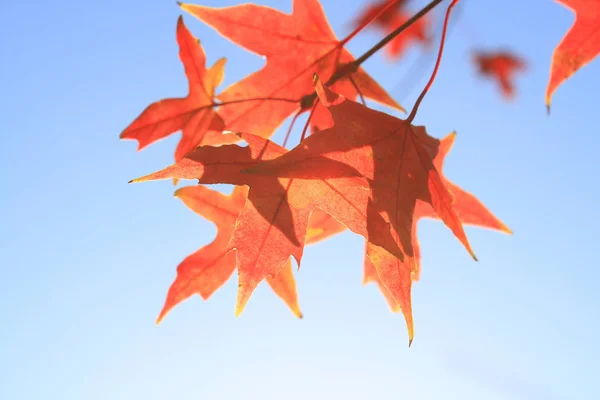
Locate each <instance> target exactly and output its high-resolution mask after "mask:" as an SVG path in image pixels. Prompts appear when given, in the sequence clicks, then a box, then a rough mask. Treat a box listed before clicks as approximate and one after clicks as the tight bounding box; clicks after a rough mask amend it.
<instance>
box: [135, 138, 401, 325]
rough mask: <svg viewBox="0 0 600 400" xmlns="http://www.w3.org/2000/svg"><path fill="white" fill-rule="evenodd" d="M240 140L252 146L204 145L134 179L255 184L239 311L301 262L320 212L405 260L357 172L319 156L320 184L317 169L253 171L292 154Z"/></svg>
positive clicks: (240, 226)
mask: <svg viewBox="0 0 600 400" xmlns="http://www.w3.org/2000/svg"><path fill="white" fill-rule="evenodd" d="M239 135H240V137H241V138H242V139H243V140H244V141H246V142H247V143H248V147H241V146H238V145H224V146H220V147H213V146H200V147H198V148H196V150H194V151H193V152H191V153H188V154H187V155H186V156H185V157H184V158H183V159H182V160H180V161H179V162H176V163H175V164H173V165H171V166H169V167H167V168H165V169H163V170H161V171H158V172H155V173H152V174H149V175H146V176H144V177H141V178H138V179H135V180H133V181H132V182H142V181H148V180H158V179H168V178H178V179H198V181H199V183H204V184H214V183H229V184H234V185H247V186H249V187H250V189H249V193H248V201H246V203H245V206H244V209H243V210H242V212H241V213H240V215H239V216H238V219H237V221H236V226H235V228H234V231H233V233H232V237H231V241H230V243H229V248H230V249H231V250H232V251H233V250H234V249H235V250H237V266H238V275H239V288H238V300H237V306H236V314H238V315H239V314H240V313H241V312H242V310H243V308H244V307H245V305H246V303H247V301H248V299H249V298H250V295H251V294H252V292H253V290H254V289H255V288H256V286H257V285H258V284H259V283H260V282H261V281H262V280H263V279H264V278H266V277H267V276H276V275H277V273H278V272H279V271H280V270H281V268H282V266H283V265H284V263H285V262H286V261H288V259H289V257H290V256H293V257H294V259H295V260H296V263H297V264H298V266H299V265H300V260H301V257H302V252H303V249H304V241H305V237H306V232H307V222H308V219H309V216H310V214H311V212H312V211H313V210H314V209H316V208H319V209H321V210H322V211H324V212H326V213H328V214H330V215H332V216H334V217H335V219H337V220H338V221H340V222H341V223H343V224H344V225H346V227H348V229H350V230H351V231H353V232H355V233H358V234H360V235H362V236H363V237H365V238H366V239H367V240H368V241H369V242H372V243H373V244H374V245H376V246H383V247H385V248H386V249H387V250H388V251H389V252H390V253H392V254H394V256H397V257H400V258H402V257H403V253H402V252H401V251H400V249H399V248H398V246H397V244H396V243H395V242H394V239H393V237H392V235H391V232H390V226H389V223H387V222H386V221H385V220H384V219H383V218H382V217H381V216H380V215H379V213H378V212H377V211H376V210H375V208H374V206H373V204H372V202H371V201H370V197H369V190H368V184H367V182H366V180H365V179H364V178H362V177H360V176H359V174H358V173H357V172H356V171H354V170H353V169H352V167H350V166H349V165H347V164H345V163H343V162H338V161H335V160H329V159H327V158H324V157H323V158H315V159H313V160H312V161H311V162H310V163H309V165H308V166H307V169H308V168H316V169H318V171H319V174H320V176H321V177H320V179H312V178H311V179H303V178H304V175H305V174H308V175H311V177H312V175H313V174H314V172H312V171H310V170H306V171H302V170H297V171H296V175H295V176H294V177H292V178H278V177H272V176H261V175H255V174H249V173H246V171H248V170H251V169H252V168H253V167H255V166H256V165H259V164H261V163H263V162H265V161H264V160H270V159H273V158H275V157H277V156H281V155H283V154H285V152H286V149H284V148H283V147H281V146H278V145H276V144H275V143H273V142H271V141H269V140H267V139H263V138H261V137H259V136H256V135H253V134H249V133H240V134H239ZM376 246H375V247H376Z"/></svg>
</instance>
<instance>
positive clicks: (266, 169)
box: [252, 79, 476, 340]
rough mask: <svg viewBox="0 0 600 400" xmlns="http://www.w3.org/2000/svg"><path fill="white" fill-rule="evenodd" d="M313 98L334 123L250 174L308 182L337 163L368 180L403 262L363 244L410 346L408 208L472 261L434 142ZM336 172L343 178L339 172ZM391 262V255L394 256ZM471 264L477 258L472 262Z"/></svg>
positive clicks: (330, 96) (398, 123)
mask: <svg viewBox="0 0 600 400" xmlns="http://www.w3.org/2000/svg"><path fill="white" fill-rule="evenodd" d="M316 84H317V93H318V95H319V98H320V100H321V102H323V104H325V105H327V106H328V108H329V111H330V112H331V115H332V117H333V120H334V121H335V125H334V127H333V128H330V129H327V130H323V131H320V132H318V133H315V134H313V135H312V136H310V137H308V138H307V139H305V140H304V141H303V142H302V143H300V145H298V146H296V147H295V148H293V149H292V150H290V151H289V152H287V153H285V154H283V155H281V156H279V157H277V158H275V159H272V160H269V161H264V162H262V163H260V164H257V165H256V166H255V167H254V168H253V169H252V172H253V173H255V174H264V175H269V174H271V175H277V176H279V177H293V176H296V175H297V174H299V173H303V174H304V175H303V176H304V177H306V178H307V179H308V178H310V177H311V175H310V174H309V173H310V172H311V171H312V173H313V174H314V175H313V176H312V177H315V178H317V177H319V176H320V175H321V172H320V171H319V170H318V169H317V168H316V167H317V164H316V163H315V160H320V163H324V161H323V159H328V160H331V161H332V162H334V161H335V162H340V163H343V164H345V165H348V166H351V167H353V168H354V169H355V170H356V171H359V172H360V173H361V175H363V176H364V177H366V178H367V179H368V181H369V186H370V191H371V196H372V198H373V201H374V204H375V207H376V209H377V211H379V212H381V213H382V214H383V215H384V216H385V217H386V220H388V221H389V222H390V223H391V227H392V230H393V233H394V236H395V239H396V242H397V244H398V246H399V247H400V248H401V249H402V251H403V253H404V257H397V256H396V255H391V254H389V253H388V252H387V251H386V250H387V249H388V248H389V247H388V248H385V246H384V248H381V247H376V246H372V245H371V244H370V243H369V244H368V246H367V255H368V257H369V258H370V259H371V261H372V262H373V264H374V266H375V268H376V270H377V275H378V276H379V279H381V282H382V283H383V284H384V285H385V287H386V288H387V289H388V290H389V291H390V293H391V294H392V296H393V297H394V299H395V300H396V302H397V303H398V304H399V305H400V307H401V308H402V310H403V311H404V315H405V317H406V319H407V324H408V328H409V337H410V339H411V340H412V336H413V323H412V313H411V312H410V284H411V274H412V273H413V272H416V271H418V268H417V261H416V259H415V249H414V246H413V237H414V235H413V227H414V219H415V210H416V207H417V203H418V202H419V201H422V202H425V203H427V204H428V205H430V207H432V209H433V210H434V212H435V214H436V215H437V216H438V217H439V218H440V219H441V220H442V221H443V222H444V224H446V226H448V227H449V228H450V229H451V230H452V232H453V233H454V235H455V236H456V237H457V238H458V239H459V240H460V242H461V243H462V244H463V245H464V246H465V248H466V249H467V251H468V252H469V254H471V256H472V257H473V258H475V255H474V253H473V251H472V249H471V246H470V245H469V242H468V240H467V237H466V235H465V232H464V229H463V226H462V222H461V220H460V219H459V217H458V215H457V213H456V210H455V209H454V206H453V204H454V197H453V195H452V193H450V191H449V190H448V187H447V184H446V182H445V180H444V179H443V178H442V177H441V174H440V173H439V172H438V167H437V165H436V163H435V160H434V159H435V158H436V157H437V154H438V150H439V140H437V139H435V138H433V137H431V136H429V135H428V134H427V133H426V132H425V128H424V127H422V126H413V125H410V124H408V123H407V122H406V121H403V120H400V119H398V118H395V117H392V116H390V115H388V114H385V113H382V112H379V111H375V110H372V109H369V108H367V107H364V106H362V105H361V104H358V103H355V102H353V101H349V100H346V99H344V98H343V96H341V95H338V94H336V93H334V92H332V91H331V90H329V89H328V88H325V87H324V86H323V84H322V83H321V82H320V81H319V80H318V79H317V80H316ZM336 172H339V173H346V171H343V170H341V169H339V170H337V171H336ZM395 256H396V257H395ZM475 259H476V258H475Z"/></svg>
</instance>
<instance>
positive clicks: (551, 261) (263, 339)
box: [0, 0, 600, 400]
mask: <svg viewBox="0 0 600 400" xmlns="http://www.w3.org/2000/svg"><path fill="white" fill-rule="evenodd" d="M464 1H465V3H464V4H463V9H462V10H461V11H460V13H461V15H460V17H459V19H458V22H457V25H456V26H455V27H454V28H453V30H452V33H451V35H450V37H449V41H448V46H447V48H446V54H445V56H444V59H443V62H442V66H441V70H440V73H439V76H438V78H437V81H436V82H435V84H434V86H433V88H432V89H431V91H430V93H429V95H428V96H427V97H426V99H425V101H424V102H423V104H422V107H421V109H420V112H419V114H418V116H417V120H416V122H417V123H419V124H425V125H427V128H428V131H429V133H431V134H432V135H434V136H437V137H443V136H445V135H446V134H447V133H449V132H450V131H452V130H456V131H457V132H458V137H457V140H456V143H455V146H454V148H453V150H452V152H451V153H450V155H449V156H448V158H447V161H446V164H445V171H444V172H445V174H446V176H447V177H448V178H449V179H451V180H452V181H453V182H455V183H457V184H459V185H461V186H462V187H463V188H464V189H466V190H469V191H471V192H473V193H475V194H476V195H477V196H478V197H479V198H480V199H481V200H482V201H483V202H484V203H485V204H486V205H487V206H488V207H489V208H490V209H491V210H492V211H493V212H494V213H495V214H496V215H497V216H498V217H500V218H501V219H503V221H504V222H505V223H506V224H507V225H508V226H510V227H511V228H512V229H513V231H514V232H515V233H514V235H513V236H508V235H503V234H499V233H495V232H491V231H485V230H481V229H477V228H468V231H467V233H468V235H469V238H470V240H471V243H472V245H473V247H474V250H475V252H476V254H477V255H478V257H479V259H480V262H479V263H475V262H473V261H472V260H471V259H470V258H469V256H468V254H467V253H466V252H465V250H464V249H463V248H462V247H461V245H460V244H459V243H458V241H457V240H456V239H455V238H454V237H452V235H451V233H450V232H449V231H448V230H447V228H445V227H444V226H443V225H442V224H441V223H440V222H437V221H429V220H427V221H424V222H421V223H420V225H419V238H420V241H421V245H422V252H423V263H422V264H423V274H422V279H421V281H420V282H418V283H417V284H416V285H415V286H414V289H413V307H414V315H415V324H416V331H415V333H416V337H415V341H414V343H413V346H412V348H410V349H409V348H408V347H407V338H406V329H405V325H404V320H403V318H402V317H401V316H400V315H394V314H392V313H390V312H389V310H388V308H387V306H386V304H385V302H384V300H383V298H382V297H381V296H380V294H379V293H378V292H377V290H376V287H375V286H374V285H369V286H366V287H363V286H362V285H361V276H362V251H363V245H362V243H363V242H362V239H361V238H360V237H358V236H355V235H352V234H350V233H347V232H346V233H344V234H342V235H339V236H336V237H334V238H332V239H329V240H328V241H325V242H321V243H320V244H317V245H314V246H309V247H307V248H306V250H305V255H304V258H303V262H302V264H303V266H302V270H301V271H300V272H299V273H298V274H297V279H298V290H299V293H300V305H301V307H302V310H303V312H304V315H305V318H304V320H301V321H300V320H297V319H295V317H294V316H293V315H292V313H291V312H289V311H288V309H287V308H286V307H285V306H284V305H283V303H281V302H280V301H279V300H278V299H277V298H276V297H275V296H274V295H273V294H272V293H271V292H270V290H269V288H268V287H267V286H266V285H265V284H263V285H261V286H260V287H259V288H258V290H257V291H256V293H255V294H254V295H253V297H252V298H251V300H250V302H249V304H248V307H247V308H246V310H245V312H244V314H242V316H241V317H239V318H235V317H234V304H235V292H236V288H237V284H236V280H235V279H232V280H231V281H230V282H228V284H227V285H226V286H225V287H223V288H222V289H221V290H220V291H218V292H217V293H216V294H215V295H214V297H213V298H211V299H210V300H209V301H208V302H203V301H202V300H201V299H200V298H199V297H195V298H192V299H190V300H188V301H186V302H185V303H183V304H181V305H179V306H178V307H177V308H175V309H174V310H173V311H172V312H171V313H170V314H169V315H168V316H167V317H166V318H165V320H164V321H163V323H162V324H161V325H159V326H156V325H155V324H154V320H155V318H156V316H157V314H158V312H159V310H160V308H161V306H162V303H163V301H164V296H165V295H166V291H167V288H168V286H169V284H170V283H171V281H172V279H173V278H174V276H175V267H176V265H177V264H178V263H179V262H180V261H181V260H182V259H183V258H184V257H185V256H186V255H187V254H189V253H191V252H192V251H194V250H195V249H197V248H198V247H200V246H201V245H203V244H207V243H208V242H210V241H211V240H212V238H213V237H214V233H215V229H214V227H213V226H212V225H211V223H209V222H207V221H205V220H203V219H201V218H200V217H198V216H196V215H195V214H194V213H193V212H191V211H190V210H188V209H187V208H186V207H185V206H184V205H183V204H182V203H181V202H180V201H179V200H177V199H175V198H174V197H173V196H172V192H173V190H174V189H173V187H172V185H171V183H170V182H168V181H163V182H153V183H146V184H138V185H127V181H128V180H130V179H132V178H134V177H137V176H140V175H143V174H146V173H149V172H152V171H154V170H157V169H159V168H162V167H164V166H166V165H168V164H169V163H171V161H172V154H173V151H174V147H175V144H176V142H177V140H178V138H179V134H176V135H173V136H172V137H170V138H169V139H167V140H164V141H162V142H160V143H157V144H154V145H152V146H150V147H149V148H147V149H145V150H144V151H142V152H140V153H136V151H135V148H136V144H135V143H134V142H132V141H119V139H118V136H119V133H120V132H121V130H122V129H123V128H124V127H125V126H127V124H129V123H130V122H131V121H132V120H133V119H134V118H135V117H136V116H137V115H138V113H139V112H140V111H141V110H142V109H143V108H144V107H145V106H146V105H148V104H149V103H150V102H153V101H155V100H158V99H160V98H164V97H172V96H181V95H184V94H185V92H186V89H187V84H186V80H185V76H184V74H183V69H182V67H181V64H180V61H179V59H178V55H177V46H176V42H175V24H176V20H177V16H178V15H179V14H181V12H180V10H179V8H178V7H177V6H176V5H175V2H174V1H154V2H142V1H140V0H129V1H126V2H122V1H112V0H107V1H104V2H84V3H82V2H75V1H53V2H50V1H45V0H40V1H38V2H15V1H12V2H3V3H2V5H0V57H1V59H2V60H3V62H2V63H1V64H0V72H1V73H0V88H2V94H3V96H2V99H1V100H0V109H1V110H2V113H1V114H0V141H1V142H0V164H1V168H0V178H1V179H2V182H3V188H4V189H3V191H2V196H0V219H1V221H2V223H1V224H0V269H1V271H0V272H1V273H2V279H1V280H0V300H1V301H0V320H1V321H2V326H3V329H1V330H0V376H1V377H2V378H0V398H2V399H6V400H13V399H14V400H17V399H40V398H45V399H61V400H81V399H86V400H95V399H103V400H104V399H111V400H120V399H132V398H141V399H145V400H152V399H167V398H168V399H182V400H188V399H189V400H191V399H234V398H250V399H253V398H261V399H280V398H285V399H288V400H295V399H306V398H315V399H331V398H345V399H349V400H352V399H363V398H366V397H367V396H368V398H410V399H453V398H456V399H459V398H460V399H462V400H471V399H478V400H479V399H490V400H496V399H530V400H537V399H543V400H546V399H593V398H599V397H600V387H599V386H598V382H597V376H596V375H595V373H594V371H596V372H597V371H598V370H600V344H598V341H597V337H598V335H599V332H600V323H599V322H598V321H599V319H598V309H599V308H600V296H599V295H598V292H597V290H596V285H597V282H598V281H599V278H600V273H599V272H598V270H597V268H596V267H597V266H598V262H597V256H596V253H595V251H596V250H597V237H598V236H599V234H600V228H599V227H598V223H597V222H598V221H599V217H600V212H599V211H598V207H597V199H598V196H599V195H600V191H599V189H598V185H597V184H596V182H597V181H598V178H597V170H598V168H600V162H599V161H598V157H597V151H598V150H597V149H598V146H599V145H600V138H599V136H598V134H597V131H598V128H597V126H598V125H597V124H598V119H597V113H598V110H597V104H598V102H597V100H596V96H597V93H598V92H599V91H600V74H599V72H600V62H599V61H596V62H594V63H592V64H590V65H589V66H587V67H585V68H584V69H582V70H581V71H580V72H578V73H577V74H576V76H575V77H573V78H572V79H570V80H569V81H568V82H567V83H566V84H564V85H563V86H561V87H560V88H559V89H558V90H557V92H556V94H555V96H554V101H553V111H552V115H551V116H550V117H548V116H547V115H546V111H545V106H544V90H545V85H546V81H547V79H548V74H549V66H550V57H551V53H552V50H553V48H554V46H555V45H556V44H557V43H558V41H559V40H560V39H561V37H562V36H563V34H564V33H565V32H566V31H567V29H568V28H569V26H570V25H571V23H572V21H573V14H572V13H571V12H570V11H569V10H567V9H566V8H564V7H562V6H560V5H559V4H557V3H555V2H553V1H550V0H543V1H542V0H530V1H527V2H522V1H512V2H487V1H486V2H484V1H480V2H476V1H473V0H464ZM239 3H240V2H239V1H233V0H227V1H216V0H206V1H205V2H204V3H203V4H205V5H213V6H225V5H233V4H239ZM413 3H414V4H413V6H414V7H417V6H418V5H419V3H422V2H420V1H419V0H415V1H413ZM260 4H267V5H271V6H273V7H275V8H278V9H280V10H283V11H286V12H289V11H290V10H291V1H289V0H285V1H284V0H269V1H261V2H260ZM365 4H366V2H365V1H356V2H349V4H347V5H345V6H344V7H339V3H338V2H337V1H335V0H325V1H323V5H324V9H325V11H326V13H327V15H328V16H329V20H330V22H331V24H332V26H333V28H334V29H335V31H336V33H337V34H338V36H339V37H343V36H344V35H345V34H347V33H348V32H349V30H350V28H349V26H348V21H350V20H351V19H352V18H353V17H354V16H355V15H356V14H357V12H358V11H359V9H361V7H362V6H363V5H365ZM438 11H440V12H438V13H437V14H436V20H437V21H440V16H441V11H442V10H441V9H439V10H438ZM184 18H185V22H186V24H187V25H188V27H189V28H190V29H191V31H192V32H193V33H194V35H196V36H197V37H199V38H200V39H201V41H202V44H203V46H204V48H205V50H206V53H207V58H208V63H209V64H212V63H213V62H214V61H216V60H217V59H218V58H220V57H223V56H225V57H227V58H228V63H227V65H226V76H225V81H224V83H223V85H222V86H221V88H224V87H226V86H227V85H228V84H230V83H232V82H234V81H236V80H238V79H240V78H241V77H243V76H244V75H245V74H247V73H249V72H252V71H255V70H257V69H259V68H260V67H261V65H262V63H263V60H262V59H261V58H259V57H257V56H255V55H252V54H250V53H247V52H245V51H244V50H242V49H239V48H237V47H235V46H234V45H233V44H231V43H229V42H227V41H226V40H224V39H223V38H221V37H220V36H218V34H216V33H215V32H214V31H212V30H211V29H210V28H209V27H207V26H204V25H203V24H202V23H201V22H199V21H197V20H195V19H194V18H192V17H191V16H188V15H184ZM379 37H380V35H379V34H378V33H376V32H375V31H368V32H364V33H362V34H360V35H359V36H358V37H356V38H355V39H354V40H352V41H351V42H350V43H349V45H348V47H349V49H350V51H351V52H352V53H353V54H354V55H356V56H358V55H360V54H361V53H362V52H364V51H365V50H367V49H368V48H369V47H370V46H371V45H372V43H374V42H375V41H376V40H378V39H379ZM476 46H477V47H480V48H484V49H494V48H503V49H504V48H508V49H512V50H514V51H515V52H516V53H518V54H521V55H523V56H524V57H525V58H526V59H527V60H528V61H529V63H530V64H529V70H528V71H527V73H526V74H523V75H522V76H520V77H519V78H518V79H517V88H518V97H517V99H516V100H515V101H513V102H512V103H507V102H505V101H504V100H503V99H502V98H501V97H500V95H499V92H498V91H497V89H496V87H495V86H494V84H493V83H492V82H488V81H485V80H483V79H481V78H479V77H477V76H476V75H475V68H474V67H473V65H472V64H471V63H470V57H469V55H470V49H472V48H473V47H476ZM419 59H422V58H421V56H420V52H419V51H418V50H414V51H411V52H410V53H409V54H408V55H407V57H406V58H405V59H404V60H403V61H402V62H401V63H390V62H387V61H386V59H385V58H384V56H383V54H377V55H376V56H374V57H372V58H371V59H370V60H369V61H368V62H367V63H366V64H365V68H366V70H367V71H368V72H370V73H371V74H372V75H373V76H375V77H377V79H378V80H379V82H380V83H381V84H382V85H383V86H384V87H385V88H386V89H388V90H389V91H390V92H391V94H392V95H393V96H394V97H395V98H396V99H397V100H398V101H400V102H401V103H402V104H403V105H405V106H406V107H407V108H409V107H411V106H412V104H413V103H414V100H415V99H416V96H417V95H418V92H419V89H420V88H421V87H422V86H423V84H424V83H425V81H426V79H427V76H428V74H429V71H430V70H431V68H432V59H431V58H429V60H430V61H429V62H428V63H423V62H422V61H418V60H419ZM415 62H417V63H422V64H421V65H422V68H423V69H424V71H423V73H419V74H417V75H414V76H413V77H407V76H406V73H407V71H408V70H411V69H412V70H414V69H415V67H414V63H415ZM415 80H416V81H415ZM413 81H415V82H413ZM285 127H287V124H284V129H285ZM296 134H297V135H298V134H299V132H296ZM278 137H281V135H280V133H279V134H278V135H277V136H275V138H278ZM297 137H298V136H296V138H297Z"/></svg>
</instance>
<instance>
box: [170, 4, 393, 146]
mask: <svg viewBox="0 0 600 400" xmlns="http://www.w3.org/2000/svg"><path fill="white" fill-rule="evenodd" d="M180 6H181V8H182V9H183V10H185V11H187V12H188V13H190V14H191V15H193V16H195V17H197V18H198V19H200V20H201V21H202V22H204V23H206V24H207V25H209V26H211V27H213V28H214V29H215V30H217V31H218V32H219V33H220V34H221V35H223V36H224V37H226V38H228V39H229V40H231V41H232V42H234V43H236V44H238V45H239V46H241V47H243V48H244V49H247V50H249V51H251V52H253V53H255V54H258V55H261V56H264V57H265V58H266V65H265V66H264V67H263V68H262V69H260V70H259V71H257V72H255V73H252V74H250V75H248V76H247V77H245V78H244V79H242V80H240V81H238V82H236V83H234V84H232V85H231V86H229V87H228V88H227V89H225V90H224V91H223V92H222V93H221V94H219V96H218V98H219V100H221V101H222V102H223V103H228V102H231V101H238V100H240V99H251V98H257V99H265V100H260V101H251V102H250V101H246V102H240V103H236V104H230V105H226V106H223V107H221V108H220V109H219V114H220V115H221V117H222V118H223V119H224V121H225V124H226V126H227V129H228V130H231V131H238V132H252V133H253V134H256V135H259V136H262V137H269V136H271V135H272V133H273V132H274V131H275V129H276V128H277V127H278V126H279V125H281V123H282V122H283V121H284V120H285V119H286V118H287V117H288V116H290V115H291V114H292V113H294V112H295V111H296V110H298V108H299V105H301V106H302V109H303V110H308V109H309V108H310V105H306V104H300V102H301V100H302V99H304V98H305V97H306V96H309V95H311V94H313V93H314V88H313V86H312V85H311V77H312V75H313V73H318V74H319V75H320V76H322V77H323V79H329V78H330V77H331V76H332V75H333V74H334V72H335V71H336V69H337V68H338V67H339V66H340V65H342V64H345V63H349V62H351V61H353V60H354V58H353V57H352V55H351V54H350V53H349V52H348V51H347V50H346V49H345V48H344V47H343V44H344V42H343V41H339V40H338V39H337V38H336V36H335V34H334V32H333V30H332V29H331V27H330V26H329V23H328V22H327V18H326V17H325V14H324V12H323V8H322V7H321V4H320V3H319V1H318V0H294V1H293V9H292V14H291V15H290V14H286V13H283V12H281V11H278V10H275V9H273V8H270V7H266V6H259V5H255V4H242V5H238V6H232V7H223V8H213V7H206V6H200V5H192V4H181V3H180ZM291 49H293V51H291ZM354 85H356V87H355V86H354ZM333 88H335V89H336V90H337V91H339V92H340V93H342V94H344V96H346V97H347V98H351V99H354V98H356V96H357V89H358V90H360V92H361V93H362V94H363V95H364V96H365V97H368V98H370V99H372V100H375V101H377V102H380V103H382V104H385V105H388V106H390V107H394V108H396V109H399V110H402V111H403V109H402V107H401V106H400V105H399V104H398V103H397V102H396V101H395V100H393V99H392V98H391V97H390V96H389V94H387V92H386V91H385V90H384V89H383V88H381V87H380V86H379V84H378V83H377V82H376V81H375V80H373V78H371V77H370V76H369V75H368V74H367V73H366V72H365V71H364V70H363V69H362V68H358V69H357V71H356V72H354V73H353V74H352V77H351V79H350V78H348V77H346V78H343V79H340V80H339V81H337V82H336V83H335V84H334V85H333ZM276 99H279V100H276ZM282 99H283V100H282ZM285 99H288V100H292V101H284V100H285ZM331 123H332V121H331V117H330V115H329V113H328V112H327V110H326V109H325V108H324V107H323V106H322V105H317V106H316V109H315V111H314V113H313V116H312V118H311V125H312V126H313V127H317V128H320V129H324V128H327V127H330V126H331Z"/></svg>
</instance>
